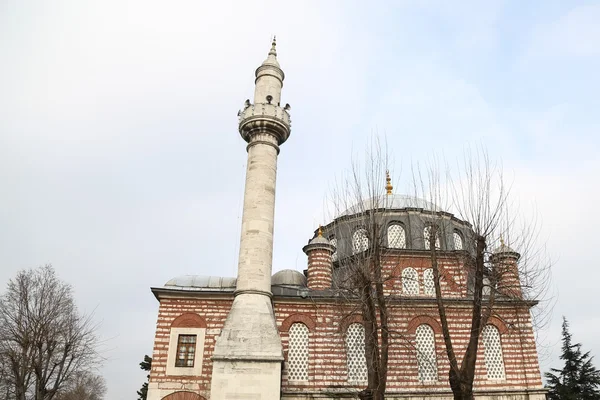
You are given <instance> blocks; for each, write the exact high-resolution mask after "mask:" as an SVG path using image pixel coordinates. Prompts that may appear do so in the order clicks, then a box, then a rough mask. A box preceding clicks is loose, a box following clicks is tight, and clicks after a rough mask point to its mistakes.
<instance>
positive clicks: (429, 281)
mask: <svg viewBox="0 0 600 400" xmlns="http://www.w3.org/2000/svg"><path fill="white" fill-rule="evenodd" d="M423 292H424V293H425V296H435V283H434V281H433V268H427V269H426V270H425V271H423Z"/></svg>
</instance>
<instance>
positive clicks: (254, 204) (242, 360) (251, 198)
mask: <svg viewBox="0 0 600 400" xmlns="http://www.w3.org/2000/svg"><path fill="white" fill-rule="evenodd" d="M276 56H277V52H276V51H275V39H273V45H272V47H271V51H269V55H268V57H267V59H266V60H265V61H264V62H263V64H262V65H261V66H260V67H259V68H258V69H257V70H256V88H255V94H254V104H250V101H249V100H246V103H245V105H244V109H243V110H241V111H240V112H239V113H238V116H239V131H240V134H241V135H242V138H243V139H244V140H245V141H246V142H248V146H247V150H248V167H247V169H246V186H245V191H244V211H243V215H242V232H241V239H240V255H239V262H238V278H237V287H236V291H235V293H234V295H235V298H234V301H233V304H232V306H231V310H230V312H229V315H228V316H227V319H226V320H225V324H224V326H223V329H222V331H221V335H220V336H219V337H218V338H217V341H216V343H215V350H214V352H213V357H212V360H213V373H212V382H211V400H233V399H236V400H237V399H254V400H279V397H280V383H281V363H282V361H283V351H282V346H281V339H280V337H279V332H278V329H277V324H276V322H275V315H274V313H273V306H272V304H271V296H272V295H271V269H272V265H271V264H272V259H273V222H274V214H275V181H276V174H277V155H278V154H279V146H280V145H281V144H282V143H284V142H285V141H286V140H287V138H288V137H289V135H290V129H291V127H290V117H289V114H288V111H287V110H288V109H289V106H287V105H286V107H285V109H284V108H281V107H280V106H279V99H280V97H281V88H282V85H283V78H284V75H283V71H282V70H281V68H280V67H279V63H278V62H277V58H276Z"/></svg>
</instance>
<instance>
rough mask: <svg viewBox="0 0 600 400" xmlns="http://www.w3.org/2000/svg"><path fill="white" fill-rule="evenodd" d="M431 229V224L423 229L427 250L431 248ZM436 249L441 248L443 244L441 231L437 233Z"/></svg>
mask: <svg viewBox="0 0 600 400" xmlns="http://www.w3.org/2000/svg"><path fill="white" fill-rule="evenodd" d="M431 230H432V228H431V226H426V227H425V228H424V229H423V240H424V242H425V249H426V250H429V246H430V243H429V240H430V238H431ZM435 249H436V250H439V249H441V246H440V235H439V233H438V234H436V235H435Z"/></svg>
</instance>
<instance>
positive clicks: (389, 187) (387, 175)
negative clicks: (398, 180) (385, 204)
mask: <svg viewBox="0 0 600 400" xmlns="http://www.w3.org/2000/svg"><path fill="white" fill-rule="evenodd" d="M385 182H386V184H385V191H386V193H387V194H392V190H393V189H394V187H393V186H392V178H390V171H389V170H386V171H385Z"/></svg>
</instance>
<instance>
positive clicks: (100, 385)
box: [55, 371, 106, 400]
mask: <svg viewBox="0 0 600 400" xmlns="http://www.w3.org/2000/svg"><path fill="white" fill-rule="evenodd" d="M105 394H106V382H105V381H104V378H103V377H102V376H100V375H95V374H93V373H91V372H89V371H84V372H77V373H75V374H74V376H73V378H72V379H70V380H69V383H68V385H67V386H66V387H65V388H63V389H61V390H60V391H59V393H58V394H57V395H56V397H55V400H103V399H104V396H105Z"/></svg>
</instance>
